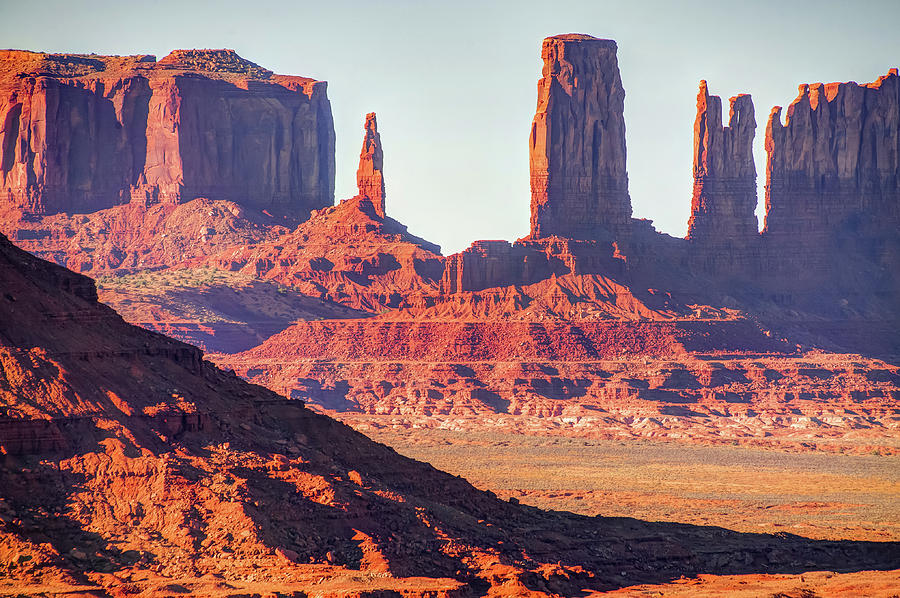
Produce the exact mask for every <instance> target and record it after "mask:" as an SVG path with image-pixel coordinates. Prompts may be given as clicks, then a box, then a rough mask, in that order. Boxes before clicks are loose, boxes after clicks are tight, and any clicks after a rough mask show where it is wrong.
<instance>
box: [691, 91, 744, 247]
mask: <svg viewBox="0 0 900 598" xmlns="http://www.w3.org/2000/svg"><path fill="white" fill-rule="evenodd" d="M729 102H730V106H731V107H730V110H729V118H728V126H725V127H723V126H722V101H721V99H719V97H718V96H711V95H709V92H708V91H707V87H706V81H701V82H700V92H699V93H698V94H697V120H696V121H694V195H693V198H692V200H691V218H690V221H689V222H688V239H690V240H691V241H696V242H700V243H707V244H709V243H712V244H721V243H726V244H746V243H748V242H750V240H752V239H755V238H756V237H757V221H756V214H755V213H754V210H755V209H756V167H755V166H754V164H753V136H754V133H755V131H756V119H755V118H754V115H753V101H752V100H751V98H750V96H749V95H739V96H736V97H733V98H731V100H729Z"/></svg>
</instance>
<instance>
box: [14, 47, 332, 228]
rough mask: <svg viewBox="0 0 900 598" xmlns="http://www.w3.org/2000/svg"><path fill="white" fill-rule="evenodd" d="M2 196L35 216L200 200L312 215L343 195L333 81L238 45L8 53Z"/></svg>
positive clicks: (291, 213) (289, 213)
mask: <svg viewBox="0 0 900 598" xmlns="http://www.w3.org/2000/svg"><path fill="white" fill-rule="evenodd" d="M0 65H2V70H0V92H2V93H0V127H2V130H0V200H2V203H3V204H4V205H3V208H5V209H6V210H18V211H21V212H25V213H34V214H55V213H59V212H81V213H86V212H93V211H96V210H100V209H104V208H108V207H112V206H114V205H118V204H123V203H128V202H129V201H139V202H141V203H145V204H152V203H156V202H169V203H181V202H183V201H188V200H191V199H194V198H196V197H209V198H212V199H223V200H231V201H236V202H239V203H241V204H243V205H246V206H250V207H254V208H256V209H259V210H268V211H270V212H272V213H280V214H285V215H290V216H299V217H305V216H306V215H308V214H309V212H310V211H311V210H312V209H316V208H321V207H324V206H327V205H330V204H331V203H332V202H333V198H334V126H333V121H332V116H331V106H330V103H329V101H328V98H327V95H326V85H327V84H326V83H325V82H324V81H315V80H313V79H309V78H304V77H290V76H283V75H276V74H273V73H272V72H271V71H268V70H266V69H264V68H262V67H260V66H258V65H256V64H253V63H252V62H249V61H247V60H244V59H243V58H241V57H240V56H238V55H237V54H236V53H235V52H234V51H233V50H176V51H174V52H173V53H172V54H170V55H169V56H167V57H165V58H164V59H162V60H160V61H159V62H156V61H155V59H154V57H153V56H126V57H117V56H94V55H91V56H82V55H68V54H42V53H34V52H24V51H16V50H6V51H0Z"/></svg>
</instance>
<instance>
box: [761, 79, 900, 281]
mask: <svg viewBox="0 0 900 598" xmlns="http://www.w3.org/2000/svg"><path fill="white" fill-rule="evenodd" d="M781 113H782V110H781V108H780V107H776V108H774V109H773V110H772V113H771V115H770V117H769V122H768V126H767V129H766V150H767V151H768V161H767V166H766V170H767V173H766V174H767V177H768V178H767V185H766V223H765V230H764V236H765V238H766V242H767V256H768V260H767V262H766V263H765V264H764V268H765V269H766V270H769V271H773V272H776V273H780V274H781V275H783V277H784V279H785V281H790V280H792V279H799V280H800V281H801V282H804V283H816V282H819V281H822V280H826V279H829V278H834V276H835V275H836V274H841V272H840V269H839V268H837V267H836V265H835V260H836V258H840V260H844V259H845V258H848V259H849V258H859V259H861V260H863V261H865V262H869V263H870V265H873V266H875V267H876V268H880V269H886V268H887V269H894V271H896V268H897V267H898V266H900V261H898V258H897V255H896V249H897V230H898V226H900V77H898V74H897V69H891V71H890V72H889V73H888V74H887V75H885V76H883V77H880V78H879V79H878V80H877V81H875V82H874V83H869V84H863V85H859V84H857V83H854V82H849V83H828V84H822V83H816V84H811V85H807V84H804V85H801V86H800V94H799V96H798V97H797V99H796V100H794V102H793V103H792V104H791V105H790V106H789V107H788V109H787V111H786V118H785V121H784V124H782V115H781ZM840 260H838V261H840ZM856 269H858V268H856ZM845 274H847V276H846V277H845V278H847V279H846V280H842V281H840V282H841V284H842V285H844V286H846V285H853V284H855V283H854V281H853V280H850V279H849V278H848V277H849V272H848V273H845Z"/></svg>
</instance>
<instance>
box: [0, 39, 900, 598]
mask: <svg viewBox="0 0 900 598" xmlns="http://www.w3.org/2000/svg"><path fill="white" fill-rule="evenodd" d="M536 50H539V56H540V62H541V63H542V69H541V71H540V72H539V73H535V74H536V75H537V74H539V78H538V83H537V105H536V109H535V111H534V115H533V119H532V122H531V126H530V128H529V127H528V123H527V122H522V123H521V129H522V140H523V141H522V143H523V145H524V143H525V141H526V140H527V150H528V164H529V175H530V179H529V184H530V189H531V199H530V211H529V228H528V234H527V235H525V236H523V237H521V238H518V239H517V240H514V241H507V240H497V239H489V240H474V241H473V242H471V244H470V245H469V246H468V247H467V248H465V249H463V250H461V251H458V252H455V253H448V254H445V253H443V252H442V250H441V247H440V246H439V245H438V244H436V243H434V242H432V241H430V240H427V239H425V238H423V237H421V236H418V235H417V234H416V233H415V231H414V230H413V231H411V230H410V227H408V226H407V225H405V224H403V223H402V222H400V221H399V220H398V219H397V217H396V212H395V211H394V210H395V208H394V207H393V205H392V195H390V193H389V192H390V190H391V180H392V179H391V173H393V172H395V169H396V171H401V170H402V169H403V168H405V166H404V164H403V163H400V162H395V161H392V159H391V154H390V153H389V152H388V151H386V148H385V146H384V145H383V143H382V134H384V135H387V134H388V133H387V130H381V131H380V130H379V118H378V117H377V115H376V113H374V112H368V113H366V114H365V116H364V118H362V119H360V122H359V124H360V125H362V126H361V127H359V129H358V133H359V135H360V137H361V138H362V146H361V150H360V152H359V159H358V164H357V166H356V181H355V183H356V193H355V195H353V196H351V197H345V198H340V197H338V198H337V199H338V201H337V202H335V196H336V189H337V188H342V187H341V185H343V184H344V183H343V182H337V177H338V169H337V168H336V155H337V149H336V148H337V147H338V146H339V145H340V144H342V143H344V144H346V143H350V142H351V141H350V140H346V139H340V138H338V137H337V136H336V133H335V129H336V127H335V119H334V115H333V108H332V102H335V103H336V102H337V101H338V99H337V96H335V95H334V94H333V93H332V90H331V89H329V87H328V83H326V82H325V81H323V80H319V79H315V78H310V77H304V76H295V75H281V74H277V73H275V72H273V71H271V70H269V69H267V68H265V67H263V66H260V65H258V64H256V63H254V62H251V61H250V60H247V59H245V58H243V57H242V56H240V55H239V54H238V53H237V52H236V51H234V50H225V49H215V50H210V49H179V50H174V51H172V52H171V53H169V54H168V55H166V56H164V57H162V58H160V59H157V57H156V56H153V55H151V54H136V55H128V56H111V55H110V56H107V55H100V54H79V53H54V52H39V51H30V50H0V91H2V93H0V124H2V128H0V281H2V282H0V595H3V596H5V595H9V596H23V595H25V596H131V595H135V596H176V595H200V596H221V597H225V596H234V597H237V596H321V597H326V596H328V597H331V596H335V597H338V596H341V597H351V596H431V597H438V596H447V597H450V596H600V595H604V596H605V595H611V596H748V597H749V596H765V597H790V598H814V597H825V596H880V597H885V598H888V597H895V596H900V506H898V505H900V500H898V498H900V467H898V456H900V336H898V334H897V333H898V330H900V75H898V71H897V69H896V68H892V67H891V66H886V68H885V70H883V71H881V72H882V73H885V72H886V74H884V75H882V76H880V77H879V78H878V79H877V80H875V81H872V82H870V83H856V82H853V81H850V82H841V83H800V82H799V81H798V82H797V83H800V87H799V92H798V95H797V96H796V98H795V99H794V100H793V101H792V102H791V103H790V105H789V106H788V107H787V108H782V107H780V106H775V107H773V108H772V109H771V110H770V111H769V116H768V119H767V121H766V124H765V127H764V132H763V134H762V135H761V137H762V138H763V139H764V150H765V164H766V167H765V171H764V172H762V173H760V175H759V178H761V179H762V180H763V181H764V186H763V189H764V197H762V198H760V197H759V192H758V189H759V186H758V176H757V166H756V158H755V157H754V150H753V148H754V139H755V138H756V129H757V120H756V116H755V106H754V102H753V99H752V98H751V96H750V95H749V94H738V95H736V96H734V97H732V98H730V99H729V100H728V102H727V117H726V116H725V114H726V113H723V104H724V103H723V101H722V99H721V98H720V97H719V96H716V95H714V94H713V93H712V92H711V89H713V88H714V85H715V82H707V80H702V81H700V83H699V90H698V92H697V95H696V114H695V120H694V123H693V140H692V141H693V157H692V159H693V170H692V172H691V173H690V176H692V178H693V186H692V197H691V198H687V197H685V198H684V201H685V202H686V203H689V204H690V217H689V220H688V222H687V233H686V235H685V236H684V237H679V236H673V235H670V234H667V233H664V232H661V231H659V230H657V228H656V227H655V226H654V224H653V222H652V221H651V220H648V219H646V218H638V217H635V210H634V207H633V204H632V198H631V194H630V185H631V184H632V180H631V179H630V178H629V170H628V169H629V168H630V167H631V166H630V165H631V162H630V158H629V159H626V156H627V153H628V152H627V148H626V126H625V125H626V123H625V88H624V85H623V80H622V77H623V72H622V71H620V66H619V64H620V63H619V52H620V45H619V44H618V43H617V42H616V41H614V40H612V39H602V38H599V37H594V36H592V35H587V34H581V33H568V34H559V35H551V36H549V37H546V38H545V39H544V40H543V42H542V43H541V46H540V48H536ZM766 109H768V107H766ZM629 118H631V116H629ZM726 121H727V122H726ZM382 122H383V121H382ZM631 122H632V121H631V120H629V123H631ZM358 142H359V139H358V138H357V139H353V140H352V144H353V145H354V147H359V146H358V145H356V144H357V143H358ZM389 149H390V147H389V146H388V147H387V150H389ZM386 162H387V163H388V164H389V166H390V169H389V170H387V171H386V170H385V163H386ZM685 176H688V173H685ZM676 199H677V198H676ZM676 199H672V198H670V201H676ZM761 199H762V201H763V203H764V212H763V214H762V219H761V220H760V219H759V218H758V216H757V213H758V209H757V206H758V204H759V203H760V200H761ZM678 201H680V200H678ZM473 217H474V216H473Z"/></svg>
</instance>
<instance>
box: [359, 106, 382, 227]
mask: <svg viewBox="0 0 900 598" xmlns="http://www.w3.org/2000/svg"><path fill="white" fill-rule="evenodd" d="M365 129H366V134H365V136H364V137H363V145H362V150H361V151H360V153H359V168H358V169H357V171H356V185H357V187H358V188H359V194H360V196H362V197H368V198H369V199H371V200H372V204H373V205H374V206H375V212H376V213H377V214H378V215H379V216H381V217H382V218H384V217H385V215H386V214H385V211H384V174H383V172H382V171H383V170H384V151H383V150H382V149H381V135H379V134H378V122H377V121H376V120H375V113H374V112H370V113H369V114H366V125H365Z"/></svg>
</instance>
